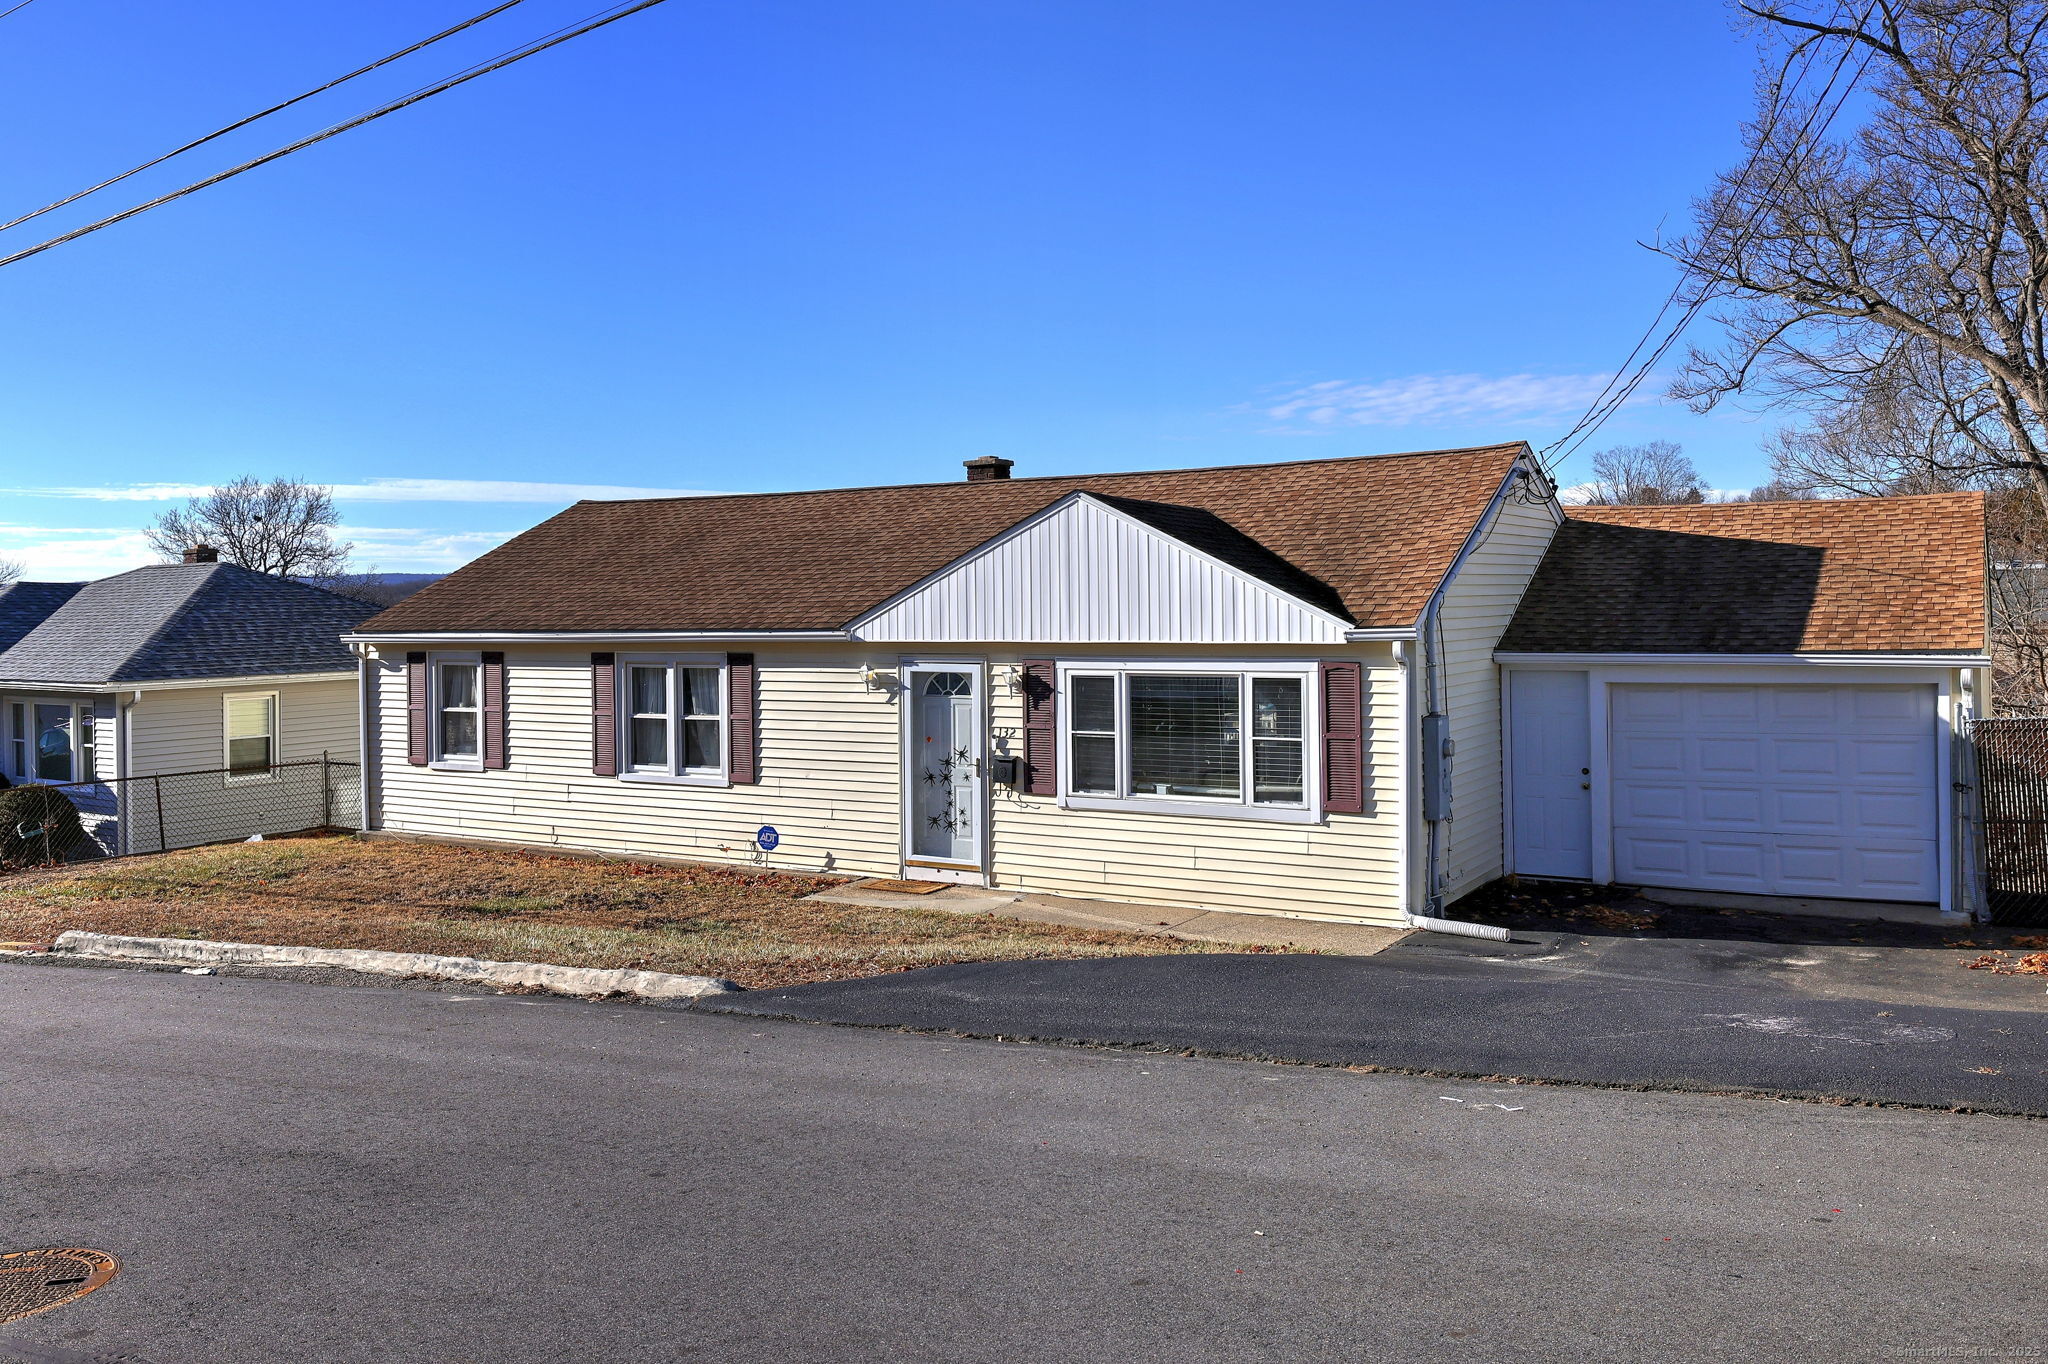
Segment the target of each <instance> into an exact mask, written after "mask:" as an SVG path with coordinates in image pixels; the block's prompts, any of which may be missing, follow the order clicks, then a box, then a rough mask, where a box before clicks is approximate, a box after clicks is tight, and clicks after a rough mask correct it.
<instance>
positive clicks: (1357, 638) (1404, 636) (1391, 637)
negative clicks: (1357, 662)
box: [1344, 625, 1415, 644]
mask: <svg viewBox="0 0 2048 1364" xmlns="http://www.w3.org/2000/svg"><path fill="white" fill-rule="evenodd" d="M1414 638H1415V627H1414V626H1412V625H1375V626H1372V627H1370V628H1368V629H1363V630H1346V631H1345V632H1344V642H1345V643H1346V644H1380V643H1405V642H1406V641H1409V640H1412V639H1414Z"/></svg>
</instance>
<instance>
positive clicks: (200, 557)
mask: <svg viewBox="0 0 2048 1364" xmlns="http://www.w3.org/2000/svg"><path fill="white" fill-rule="evenodd" d="M185 562H186V563H188V564H217V563H219V562H220V551H219V550H217V549H215V548H214V547H213V546H212V545H194V546H192V548H190V549H188V550H186V551H185Z"/></svg>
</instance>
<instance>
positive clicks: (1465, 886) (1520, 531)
mask: <svg viewBox="0 0 2048 1364" xmlns="http://www.w3.org/2000/svg"><path fill="white" fill-rule="evenodd" d="M1556 530H1557V521H1556V517H1555V516H1554V514H1553V513H1552V512H1551V510H1550V508H1549V506H1548V505H1547V504H1536V505H1530V504H1527V503H1523V502H1518V501H1515V500H1513V499H1510V500H1509V501H1508V502H1506V503H1505V504H1504V505H1503V506H1502V507H1501V510H1500V515H1499V516H1498V517H1496V518H1495V519H1494V522H1493V525H1492V526H1491V527H1489V528H1488V530H1487V533H1486V537H1485V539H1484V540H1482V541H1481V542H1480V543H1479V545H1478V546H1476V547H1475V548H1474V549H1473V551H1472V553H1471V554H1470V555H1469V556H1467V557H1466V560H1465V562H1464V564H1463V565H1462V566H1460V568H1459V569H1458V575H1457V577H1456V578H1455V579H1453V580H1452V582H1451V585H1450V587H1449V588H1448V589H1447V590H1446V591H1445V593H1444V600H1443V605H1442V608H1441V610H1442V621H1443V634H1442V638H1443V667H1444V688H1445V701H1444V708H1445V713H1446V714H1448V715H1449V716H1450V737H1451V741H1452V743H1453V744H1454V745H1455V746H1456V748H1455V752H1454V754H1453V757H1452V763H1451V820H1450V824H1449V825H1448V826H1447V827H1448V830H1449V833H1448V854H1447V857H1446V859H1445V864H1444V903H1445V904H1449V903H1451V902H1452V901H1454V900H1456V899H1457V898H1458V897H1459V896H1461V895H1464V894H1466V893H1468V892H1470V891H1474V890H1477V889H1478V888H1479V887H1481V886H1483V885H1485V884H1486V883H1487V882H1488V881H1491V880H1493V879H1494V878H1496V877H1498V876H1499V875H1500V874H1501V870H1502V847H1503V843H1502V833H1503V822H1502V803H1501V802H1502V779H1503V774H1502V770H1501V717H1500V668H1499V666H1498V665H1496V664H1495V663H1494V661H1493V650H1494V646H1495V645H1497V644H1498V643H1499V642H1500V637H1501V634H1502V633H1503V632H1504V631H1505V630H1506V629H1507V627H1508V622H1509V621H1510V620H1511V619H1513V617H1514V614H1515V608H1516V607H1517V606H1518V605H1520V604H1521V600H1522V593H1523V591H1524V590H1526V589H1527V587H1528V586H1529V579H1530V576H1531V575H1532V574H1534V573H1535V571H1536V565H1537V563H1538V562H1539V561H1540V560H1541V559H1542V558H1543V551H1544V550H1545V549H1547V548H1548V547H1549V545H1550V538H1551V536H1552V535H1553V534H1555V533H1556Z"/></svg>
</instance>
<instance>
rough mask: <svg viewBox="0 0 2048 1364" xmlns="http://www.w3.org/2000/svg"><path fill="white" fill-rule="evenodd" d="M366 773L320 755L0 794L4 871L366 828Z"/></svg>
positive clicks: (21, 788)
mask: <svg viewBox="0 0 2048 1364" xmlns="http://www.w3.org/2000/svg"><path fill="white" fill-rule="evenodd" d="M361 812H362V781H361V773H360V772H359V771H358V769H357V766H356V764H354V763H352V762H336V761H334V760H333V759H330V758H326V757H321V758H314V759H310V760H308V761H305V762H289V763H278V764H276V765H275V766H272V767H267V768H257V769H255V770H253V771H252V770H246V769H238V770H230V769H228V768H208V769H205V770H203V771H196V772H163V773H152V774H151V775H149V776H142V777H116V778H110V779H109V780H106V781H86V782H61V783H49V784H35V785H25V786H14V787H8V788H5V789H0V872H7V871H19V870H21V869H23V868H25V867H35V866H50V865H52V864H54V863H58V862H78V861H85V860H89V859H92V858H98V857H118V856H121V855H124V854H129V853H157V852H169V851H170V850H171V849H173V848H192V847H197V846H199V845H200V844H204V843H228V842H235V841H238V840H241V839H246V838H248V837H250V836H251V835H253V834H266V835H268V834H287V833H298V832H301V831H303V830H307V829H322V828H339V829H356V828H360V827H362V814H361Z"/></svg>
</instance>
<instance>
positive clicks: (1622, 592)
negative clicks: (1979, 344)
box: [1500, 493, 1986, 654]
mask: <svg viewBox="0 0 2048 1364" xmlns="http://www.w3.org/2000/svg"><path fill="white" fill-rule="evenodd" d="M1566 517H1567V519H1566V521H1565V523H1564V525H1563V526H1561V527H1560V528H1559V529H1558V533H1557V537H1556V538H1555V539H1554V540H1552V541H1551V545H1550V549H1549V552H1548V553H1546V554H1545V555H1544V558H1543V563H1542V565H1541V566H1540V567H1539V568H1538V569H1537V572H1536V576H1535V578H1534V580H1533V581H1531V583H1530V584H1529V590H1528V592H1527V593H1526V594H1525V595H1524V596H1523V598H1522V604H1521V608H1520V609H1519V610H1518V611H1517V612H1516V613H1515V619H1514V621H1513V623H1512V624H1511V625H1510V626H1509V627H1508V631H1507V634H1506V635H1505V636H1504V637H1503V638H1502V639H1501V642H1500V649H1501V652H1503V653H1656V654H1682V653H1729V654H1750V653H1756V654H1789V653H1951V652H1953V653H1971V654H1975V653H1981V652H1982V651H1983V649H1984V647H1985V612H1986V607H1985V578H1986V563H1985V541H1984V496H1983V494H1982V493H1936V494H1931V495H1928V496H1924V497H1872V498H1853V499H1845V500H1840V501H1820V502H1734V503H1712V504H1707V505H1704V506H1683V507H1568V508H1566Z"/></svg>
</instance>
